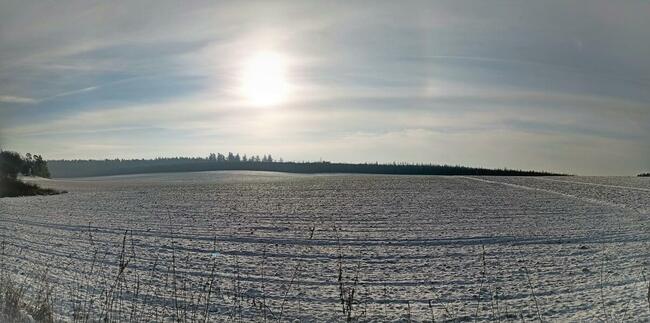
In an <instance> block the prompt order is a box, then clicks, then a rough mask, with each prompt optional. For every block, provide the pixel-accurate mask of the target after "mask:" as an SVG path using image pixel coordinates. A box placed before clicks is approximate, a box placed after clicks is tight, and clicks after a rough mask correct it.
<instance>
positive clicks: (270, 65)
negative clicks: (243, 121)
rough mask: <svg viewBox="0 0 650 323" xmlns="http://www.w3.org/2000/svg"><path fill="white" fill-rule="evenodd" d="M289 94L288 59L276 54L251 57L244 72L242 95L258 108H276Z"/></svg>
mask: <svg viewBox="0 0 650 323" xmlns="http://www.w3.org/2000/svg"><path fill="white" fill-rule="evenodd" d="M288 92H289V83H288V81H287V63H286V59H285V58H284V57H283V56H282V55H280V54H278V53H275V52H260V53H257V54H256V55H254V56H252V57H250V58H249V59H248V60H247V61H246V62H245V63H244V68H243V71H242V95H243V96H244V97H245V98H246V99H247V100H248V101H249V102H250V103H251V104H253V105H256V106H275V105H278V104H280V103H282V102H284V101H285V100H286V97H287V94H288Z"/></svg>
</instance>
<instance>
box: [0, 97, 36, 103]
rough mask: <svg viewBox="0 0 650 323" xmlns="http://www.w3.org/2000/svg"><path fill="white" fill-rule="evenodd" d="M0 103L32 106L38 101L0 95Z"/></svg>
mask: <svg viewBox="0 0 650 323" xmlns="http://www.w3.org/2000/svg"><path fill="white" fill-rule="evenodd" d="M0 102H5V103H21V104H34V103H37V102H38V100H36V99H32V98H25V97H20V96H11V95H0Z"/></svg>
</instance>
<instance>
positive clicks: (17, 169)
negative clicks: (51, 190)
mask: <svg viewBox="0 0 650 323" xmlns="http://www.w3.org/2000/svg"><path fill="white" fill-rule="evenodd" d="M18 174H23V175H25V176H40V177H45V178H49V177H50V171H49V169H48V168H47V162H46V161H45V160H44V159H43V157H42V156H41V155H32V154H30V153H27V154H25V157H23V156H21V155H20V154H19V153H17V152H14V151H7V150H0V177H2V178H4V179H16V178H17V176H18Z"/></svg>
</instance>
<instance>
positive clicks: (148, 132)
mask: <svg viewBox="0 0 650 323" xmlns="http://www.w3.org/2000/svg"><path fill="white" fill-rule="evenodd" d="M649 6H650V5H649V4H647V3H643V2H636V3H629V4H628V5H626V6H616V5H615V4H612V3H610V2H606V1H576V2H571V3H566V2H563V1H557V2H556V1H551V2H543V3H541V2H539V3H533V2H531V3H509V2H491V3H485V2H477V1H440V2H435V3H431V2H426V1H425V2H419V1H413V2H407V3H400V4H397V3H394V2H388V1H387V2H373V3H372V5H370V4H368V3H353V4H349V3H345V2H328V3H327V4H325V3H296V2H273V3H267V2H246V3H241V2H220V3H212V2H192V3H189V4H188V3H183V4H182V5H181V4H180V3H178V2H173V1H172V2H155V3H151V2H148V1H133V2H129V3H128V4H126V3H125V4H112V3H105V2H73V1H65V2H53V3H24V2H19V1H9V2H5V3H3V4H2V5H0V7H1V9H2V10H0V46H1V47H2V48H3V51H2V52H1V53H0V127H2V128H1V129H0V136H1V137H0V139H2V141H1V142H0V143H1V144H2V145H3V146H4V147H7V148H10V149H15V150H19V151H25V152H26V151H34V152H39V153H42V154H43V155H45V156H46V157H48V158H107V157H111V158H112V157H125V158H128V157H134V158H141V157H155V156H161V155H176V154H184V155H192V156H197V155H198V156H203V155H206V154H207V153H209V152H212V151H240V152H242V153H273V154H274V155H280V156H282V157H284V158H285V159H293V160H309V159H312V160H313V159H320V158H323V159H329V160H340V161H380V162H392V161H409V162H434V163H451V164H467V165H478V166H487V167H516V168H540V169H548V170H556V171H565V172H571V173H579V174H621V175H625V174H633V173H636V172H638V171H642V170H645V169H647V168H648V167H650V147H648V145H647V144H646V143H645V141H646V140H645V139H646V138H648V137H650V126H648V125H650V111H649V110H650V94H649V93H648V91H647V88H648V87H649V86H650V39H649V35H648V33H647V32H646V31H647V30H648V29H650V22H648V20H647V19H645V15H644V14H643V13H644V12H647V11H648V10H650V7H649ZM44 13H47V14H44ZM269 51H270V52H276V53H279V54H280V55H282V58H283V59H284V60H286V62H287V79H288V81H289V82H290V84H291V88H290V91H289V92H288V94H287V95H286V100H285V101H284V102H282V103H280V104H277V106H275V107H272V108H259V107H255V106H254V104H251V102H250V100H247V99H246V98H245V97H242V95H241V91H240V90H239V87H240V83H241V79H240V78H241V71H242V69H244V68H245V66H244V65H245V64H246V63H245V62H246V61H247V59H249V58H250V57H251V56H254V55H255V54H256V53H260V52H269ZM605 147H606V148H605Z"/></svg>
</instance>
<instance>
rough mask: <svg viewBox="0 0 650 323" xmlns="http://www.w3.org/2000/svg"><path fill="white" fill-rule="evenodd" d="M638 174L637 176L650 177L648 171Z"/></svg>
mask: <svg viewBox="0 0 650 323" xmlns="http://www.w3.org/2000/svg"><path fill="white" fill-rule="evenodd" d="M638 176H639V177H650V173H641V174H639V175H638Z"/></svg>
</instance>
